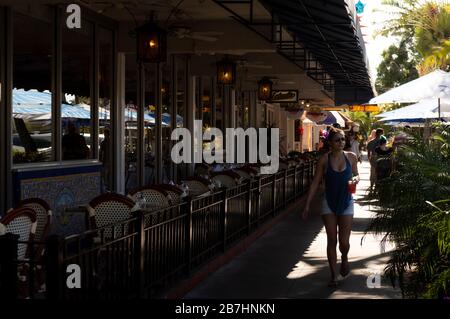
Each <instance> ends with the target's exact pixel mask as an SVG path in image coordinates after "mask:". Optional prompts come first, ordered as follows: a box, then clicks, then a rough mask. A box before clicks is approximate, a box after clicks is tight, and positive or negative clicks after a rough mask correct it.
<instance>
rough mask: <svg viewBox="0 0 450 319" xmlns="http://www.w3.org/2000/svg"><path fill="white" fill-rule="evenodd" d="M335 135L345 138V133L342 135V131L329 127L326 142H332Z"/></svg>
mask: <svg viewBox="0 0 450 319" xmlns="http://www.w3.org/2000/svg"><path fill="white" fill-rule="evenodd" d="M336 134H342V136H345V133H344V131H343V130H340V129H338V128H335V127H331V129H330V131H329V132H328V136H327V142H331V141H332V140H333V137H334V136H335V135H336Z"/></svg>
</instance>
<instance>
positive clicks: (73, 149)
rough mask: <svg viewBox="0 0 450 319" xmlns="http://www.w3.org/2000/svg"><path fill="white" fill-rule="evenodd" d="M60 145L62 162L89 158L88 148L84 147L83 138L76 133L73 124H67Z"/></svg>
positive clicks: (84, 141)
mask: <svg viewBox="0 0 450 319" xmlns="http://www.w3.org/2000/svg"><path fill="white" fill-rule="evenodd" d="M61 144H62V158H63V160H77V159H87V158H89V148H88V147H87V145H86V140H85V139H84V136H82V135H80V134H79V133H78V130H77V127H76V126H75V124H73V123H69V125H68V126H67V134H65V135H63V137H62V141H61Z"/></svg>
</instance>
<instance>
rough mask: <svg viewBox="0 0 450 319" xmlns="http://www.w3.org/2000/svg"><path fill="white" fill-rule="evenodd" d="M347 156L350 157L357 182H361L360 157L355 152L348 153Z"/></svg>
mask: <svg viewBox="0 0 450 319" xmlns="http://www.w3.org/2000/svg"><path fill="white" fill-rule="evenodd" d="M347 156H348V158H349V159H350V163H351V164H352V174H353V179H354V180H355V181H356V183H359V173H358V158H357V157H356V155H355V154H354V153H347Z"/></svg>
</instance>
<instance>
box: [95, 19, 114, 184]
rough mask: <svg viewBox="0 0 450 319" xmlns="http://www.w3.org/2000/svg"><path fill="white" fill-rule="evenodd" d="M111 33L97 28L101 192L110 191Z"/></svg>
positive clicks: (111, 155)
mask: <svg viewBox="0 0 450 319" xmlns="http://www.w3.org/2000/svg"><path fill="white" fill-rule="evenodd" d="M112 53H113V32H112V31H110V30H107V29H104V28H99V68H98V81H99V99H98V107H99V108H98V119H99V141H98V142H99V144H98V145H99V160H100V161H101V162H102V184H103V185H102V186H103V187H102V190H103V191H109V190H111V189H112V187H111V186H112V157H113V150H112V143H111V138H112V135H111V111H112V109H111V101H112V90H113V88H112V84H113V74H112V71H113V55H112Z"/></svg>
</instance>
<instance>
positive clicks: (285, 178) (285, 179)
mask: <svg viewBox="0 0 450 319" xmlns="http://www.w3.org/2000/svg"><path fill="white" fill-rule="evenodd" d="M283 187H284V191H283V201H284V205H283V207H284V208H286V206H287V198H288V197H287V190H288V169H285V170H284V185H283Z"/></svg>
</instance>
